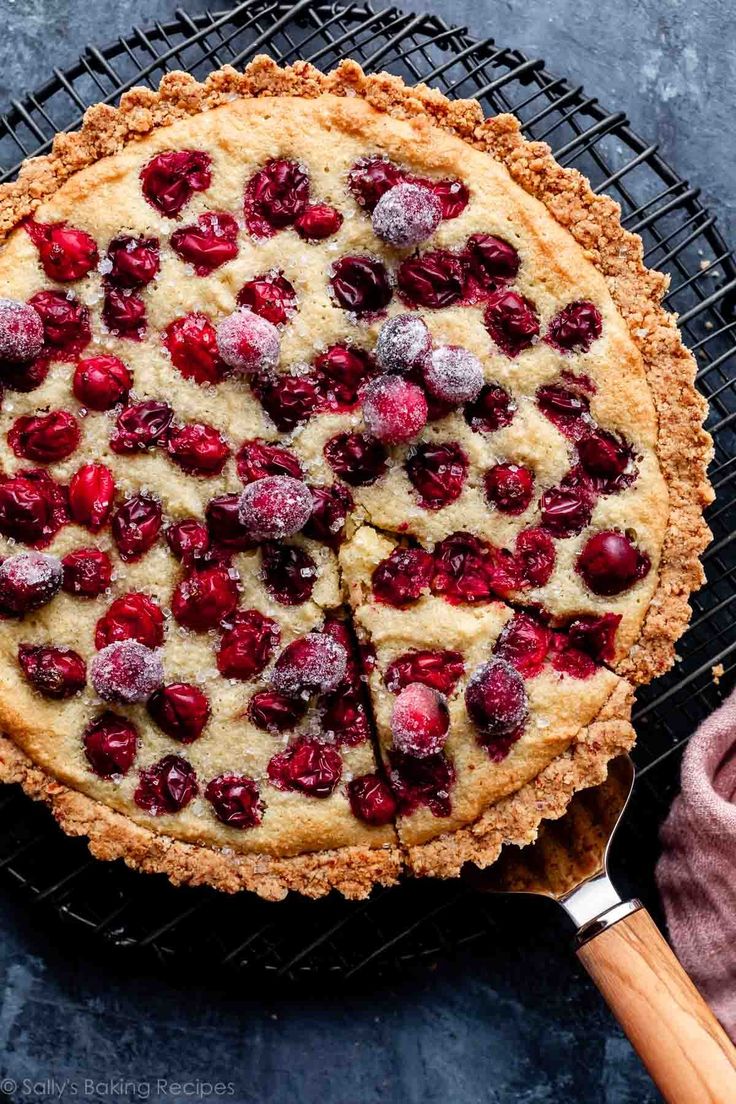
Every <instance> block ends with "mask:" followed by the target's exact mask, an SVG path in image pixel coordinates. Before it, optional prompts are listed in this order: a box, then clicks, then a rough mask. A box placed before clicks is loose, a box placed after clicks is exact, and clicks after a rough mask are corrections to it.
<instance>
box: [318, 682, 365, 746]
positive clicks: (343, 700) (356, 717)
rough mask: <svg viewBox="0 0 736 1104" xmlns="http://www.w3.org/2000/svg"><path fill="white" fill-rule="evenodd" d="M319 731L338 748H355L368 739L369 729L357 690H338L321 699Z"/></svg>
mask: <svg viewBox="0 0 736 1104" xmlns="http://www.w3.org/2000/svg"><path fill="white" fill-rule="evenodd" d="M321 703H322V705H323V709H322V713H321V715H320V731H321V732H322V733H324V735H325V737H326V738H327V739H329V740H330V741H333V740H334V742H335V743H336V744H337V745H338V746H340V747H343V746H347V747H356V746H357V745H358V744H362V743H363V742H364V741H365V740H368V739H370V734H371V729H370V724H369V722H368V716H367V714H366V711H365V708H364V707H363V704H362V703H361V701H360V691H359V690H356V691H354V690H352V689H350V690H347V691H343V690H342V689H340V690H338V691H337V692H336V693H334V694H328V695H327V696H325V697H323V698H322V699H321Z"/></svg>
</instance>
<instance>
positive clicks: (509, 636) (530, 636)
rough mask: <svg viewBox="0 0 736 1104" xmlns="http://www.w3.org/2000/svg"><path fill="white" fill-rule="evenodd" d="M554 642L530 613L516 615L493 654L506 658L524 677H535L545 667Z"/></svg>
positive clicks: (548, 631) (498, 641) (504, 630)
mask: <svg viewBox="0 0 736 1104" xmlns="http://www.w3.org/2000/svg"><path fill="white" fill-rule="evenodd" d="M551 643H552V633H551V631H550V630H549V629H548V628H547V626H546V625H543V624H542V622H541V621H538V620H537V618H536V617H532V616H531V614H528V613H515V614H514V616H513V617H512V618H511V620H510V621H507V622H506V624H505V625H504V627H503V629H502V631H501V634H500V636H499V638H498V640H497V641H496V644H495V647H494V649H493V654H494V655H496V656H498V658H499V659H505V660H506V662H507V663H510V664H511V666H512V667H515V668H516V670H517V671H518V672H519V673H520V674H521V675H523V676H524V678H533V677H534V676H535V675H538V674H539V672H540V671H541V670H542V667H543V666H544V663H545V660H546V658H547V653H548V652H549V649H550V645H551Z"/></svg>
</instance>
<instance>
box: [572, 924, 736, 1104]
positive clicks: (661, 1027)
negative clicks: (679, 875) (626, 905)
mask: <svg viewBox="0 0 736 1104" xmlns="http://www.w3.org/2000/svg"><path fill="white" fill-rule="evenodd" d="M578 957H579V959H580V961H581V962H582V964H583V966H584V967H585V969H586V970H587V971H588V973H589V974H590V976H591V977H592V979H593V981H594V982H595V983H596V985H597V986H598V988H599V989H600V991H601V993H602V994H603V996H604V997H605V999H606V1001H607V1003H608V1006H609V1008H610V1009H611V1011H612V1012H613V1014H614V1015H615V1017H616V1019H617V1020H618V1021H619V1023H620V1024H621V1027H622V1028H623V1029H624V1031H625V1032H626V1034H627V1035H628V1037H629V1040H630V1042H631V1044H632V1046H633V1047H634V1049H635V1050H636V1051H637V1052H638V1054H639V1057H640V1058H641V1060H642V1061H643V1063H644V1065H645V1066H646V1067H647V1069H648V1071H649V1073H650V1075H651V1077H652V1080H653V1081H654V1083H655V1084H656V1086H657V1088H658V1089H659V1091H660V1092H661V1093H662V1096H663V1097H664V1099H665V1100H666V1101H667V1104H734V1102H735V1101H736V1050H735V1049H734V1047H733V1045H732V1043H731V1041H730V1039H729V1038H728V1036H727V1035H726V1033H725V1031H724V1030H723V1028H722V1027H721V1025H720V1024H719V1023H718V1021H717V1020H716V1018H715V1016H714V1015H713V1013H712V1012H711V1010H710V1009H709V1008H708V1005H707V1004H706V1003H705V1001H704V1000H703V998H702V997H701V995H700V993H699V992H698V990H697V989H696V988H695V986H694V985H693V983H692V982H691V980H690V978H689V977H688V976H687V974H686V973H685V971H684V970H683V968H682V966H681V965H680V963H679V962H678V961H677V959H676V958H675V956H674V954H673V952H672V951H671V950H670V948H669V945H668V944H667V943H666V942H665V940H664V938H663V937H662V935H661V934H660V932H659V930H658V928H657V927H656V925H655V924H654V921H653V920H652V918H651V917H650V915H649V913H648V912H647V911H646V909H643V908H642V909H638V910H637V911H636V912H632V913H631V914H630V915H628V916H626V917H625V918H624V919H622V920H619V921H618V923H615V924H613V926H612V927H609V928H606V930H605V931H602V932H601V933H600V934H599V935H594V936H593V937H592V938H591V939H590V940H589V941H588V942H587V943H584V944H583V945H582V947H580V949H579V950H578ZM734 983H735V984H736V980H735V982H734Z"/></svg>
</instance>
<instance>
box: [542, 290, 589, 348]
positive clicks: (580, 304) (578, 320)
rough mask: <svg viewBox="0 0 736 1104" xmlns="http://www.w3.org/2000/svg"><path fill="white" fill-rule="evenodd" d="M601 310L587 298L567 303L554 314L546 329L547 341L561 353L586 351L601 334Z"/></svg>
mask: <svg viewBox="0 0 736 1104" xmlns="http://www.w3.org/2000/svg"><path fill="white" fill-rule="evenodd" d="M602 325H603V320H602V318H601V312H600V311H599V310H598V308H597V307H596V306H595V305H594V304H593V303H589V302H588V301H587V300H584V299H580V300H578V301H577V302H575V303H568V305H567V306H566V307H563V308H562V310H561V311H560V312H559V313H558V314H556V315H555V316H554V318H553V319H552V321H551V322H550V324H549V329H548V331H547V341H548V342H549V343H550V345H554V347H555V348H556V349H559V350H560V352H563V353H571V352H576V353H587V351H588V349H589V348H590V346H591V345H592V344H593V342H594V341H595V340H596V338H599V337H600V336H601V329H602Z"/></svg>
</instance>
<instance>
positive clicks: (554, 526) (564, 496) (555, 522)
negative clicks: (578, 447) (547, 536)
mask: <svg viewBox="0 0 736 1104" xmlns="http://www.w3.org/2000/svg"><path fill="white" fill-rule="evenodd" d="M594 504H595V495H594V493H593V489H592V487H591V485H590V483H589V482H588V480H587V479H586V478H585V475H584V474H583V473H582V472H581V471H580V469H579V468H572V469H571V470H570V471H569V472H568V473H567V475H565V476H564V477H563V478H562V480H561V481H560V483H559V485H558V486H557V487H550V488H549V489H548V490H546V491H545V492H544V494H543V495H542V497H541V498H540V500H539V508H540V513H541V515H542V526H543V527H544V528H545V529H547V530H548V532H550V533H551V534H552V536H554V537H572V536H575V534H576V533H581V532H582V531H583V529H584V528H585V527H586V525H589V524H590V519H591V516H592V514H593V506H594Z"/></svg>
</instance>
